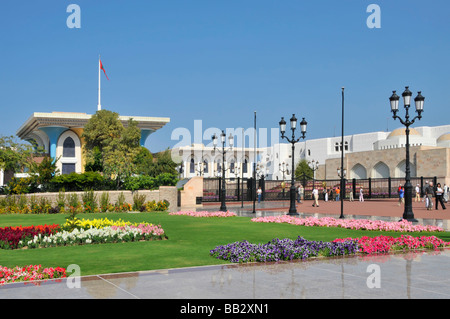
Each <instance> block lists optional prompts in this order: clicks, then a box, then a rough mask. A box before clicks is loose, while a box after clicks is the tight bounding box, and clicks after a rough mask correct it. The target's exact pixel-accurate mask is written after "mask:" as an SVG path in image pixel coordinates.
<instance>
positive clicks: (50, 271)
mask: <svg viewBox="0 0 450 319" xmlns="http://www.w3.org/2000/svg"><path fill="white" fill-rule="evenodd" d="M65 277H66V269H64V268H61V267H56V268H53V267H49V268H44V267H42V266H41V265H29V266H25V267H20V266H16V267H14V268H7V267H2V266H0V286H2V285H4V284H9V283H13V282H20V281H24V282H32V281H36V280H47V279H59V278H65Z"/></svg>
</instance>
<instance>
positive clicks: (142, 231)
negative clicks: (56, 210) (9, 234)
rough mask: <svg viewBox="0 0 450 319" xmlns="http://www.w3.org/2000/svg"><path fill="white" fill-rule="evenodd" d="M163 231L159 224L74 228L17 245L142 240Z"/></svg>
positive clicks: (31, 245)
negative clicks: (86, 228)
mask: <svg viewBox="0 0 450 319" xmlns="http://www.w3.org/2000/svg"><path fill="white" fill-rule="evenodd" d="M163 238H164V231H163V229H162V228H161V227H160V226H154V225H149V224H140V225H138V226H133V225H131V226H129V225H127V226H107V227H103V228H100V229H99V228H90V229H88V230H84V229H78V228H76V229H74V230H73V231H71V232H69V231H65V230H64V231H61V232H58V233H56V234H54V235H50V236H41V235H38V236H34V237H33V238H32V239H30V240H28V241H23V242H22V241H21V242H19V247H26V248H45V247H55V246H68V245H84V244H102V243H119V242H120V243H121V242H133V241H142V240H156V239H163Z"/></svg>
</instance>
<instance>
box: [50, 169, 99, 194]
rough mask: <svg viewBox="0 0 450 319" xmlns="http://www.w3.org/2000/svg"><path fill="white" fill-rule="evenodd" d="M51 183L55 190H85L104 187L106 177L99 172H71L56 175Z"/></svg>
mask: <svg viewBox="0 0 450 319" xmlns="http://www.w3.org/2000/svg"><path fill="white" fill-rule="evenodd" d="M50 184H51V187H52V189H55V190H58V189H62V188H64V189H65V190H66V191H83V190H86V189H101V188H103V186H104V185H105V179H104V178H103V176H102V175H101V174H100V173H99V172H84V173H81V174H79V173H70V174H62V175H57V176H55V177H54V178H53V179H52V180H51V182H50Z"/></svg>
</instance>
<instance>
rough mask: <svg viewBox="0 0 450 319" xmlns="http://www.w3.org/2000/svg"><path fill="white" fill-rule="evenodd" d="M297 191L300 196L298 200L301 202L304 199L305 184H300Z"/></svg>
mask: <svg viewBox="0 0 450 319" xmlns="http://www.w3.org/2000/svg"><path fill="white" fill-rule="evenodd" d="M297 192H298V198H297V202H299V203H301V202H302V199H303V186H302V184H300V185H299V186H298V188H297Z"/></svg>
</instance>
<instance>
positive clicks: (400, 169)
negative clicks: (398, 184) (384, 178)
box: [395, 160, 417, 177]
mask: <svg viewBox="0 0 450 319" xmlns="http://www.w3.org/2000/svg"><path fill="white" fill-rule="evenodd" d="M409 170H410V176H411V177H415V176H417V170H416V165H414V164H413V163H411V162H409ZM405 176H406V160H403V161H401V162H400V163H398V165H397V167H395V177H405Z"/></svg>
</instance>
